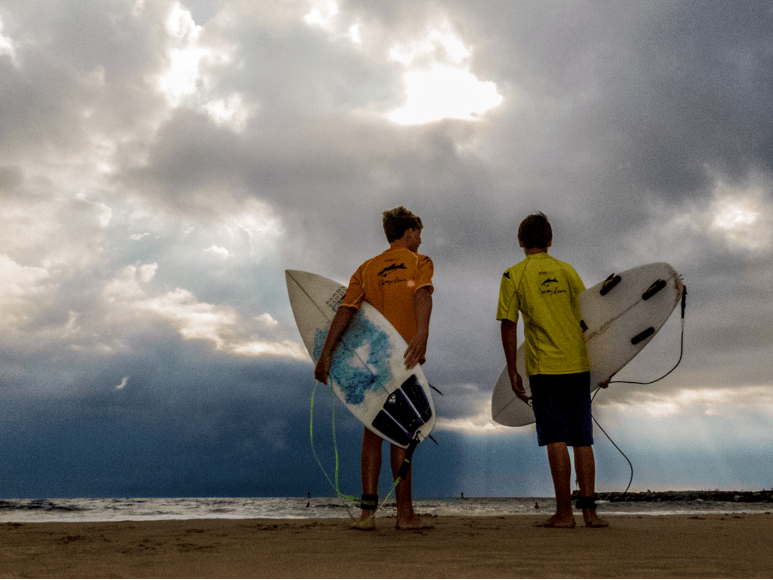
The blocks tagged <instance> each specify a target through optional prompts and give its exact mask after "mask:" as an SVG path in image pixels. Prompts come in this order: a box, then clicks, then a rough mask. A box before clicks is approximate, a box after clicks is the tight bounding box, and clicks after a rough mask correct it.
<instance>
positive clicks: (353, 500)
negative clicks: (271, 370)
mask: <svg viewBox="0 0 773 580" xmlns="http://www.w3.org/2000/svg"><path fill="white" fill-rule="evenodd" d="M318 385H319V381H314V389H313V390H312V391H311V411H310V415H309V440H310V441H311V452H312V453H313V454H314V459H315V460H316V461H317V465H319V468H320V469H321V470H322V473H324V474H325V479H327V481H328V483H329V484H330V487H332V488H333V489H334V490H335V492H336V496H337V497H338V499H340V500H341V502H342V503H343V504H344V508H346V511H347V513H348V514H349V517H351V518H352V519H353V520H354V521H355V522H357V523H358V524H359V525H364V524H367V523H368V522H369V521H370V520H372V519H373V518H374V517H376V512H377V511H378V510H380V509H381V508H383V507H384V504H386V502H387V500H388V499H389V498H390V497H391V496H392V494H393V493H394V492H395V489H397V485H398V484H399V483H400V481H401V478H400V477H399V476H398V477H397V479H395V481H394V484H393V485H392V489H391V490H389V493H388V494H387V496H386V497H385V498H384V501H383V502H381V505H380V506H378V507H377V508H376V510H375V511H374V512H373V515H372V516H370V517H369V518H368V519H367V520H364V521H359V520H358V519H357V518H356V517H354V516H353V515H352V512H351V510H350V509H349V503H347V502H350V503H352V504H354V503H356V502H357V498H356V497H354V496H351V495H344V494H342V493H341V490H340V488H339V486H338V468H339V460H338V442H337V440H336V400H335V392H334V391H333V388H332V387H330V397H331V406H332V408H333V414H332V421H331V423H332V426H333V449H334V450H335V463H336V469H335V475H334V479H335V483H333V481H331V480H330V476H329V475H328V474H327V471H325V468H324V467H322V462H321V461H320V460H319V457H318V456H317V451H316V449H314V396H315V395H316V393H317V386H318Z"/></svg>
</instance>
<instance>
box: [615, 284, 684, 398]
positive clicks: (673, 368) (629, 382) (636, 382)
mask: <svg viewBox="0 0 773 580" xmlns="http://www.w3.org/2000/svg"><path fill="white" fill-rule="evenodd" d="M686 306H687V286H684V287H683V290H682V334H681V338H680V341H679V342H680V345H679V360H677V361H676V364H675V365H674V366H673V367H672V368H671V370H670V371H668V372H667V373H666V374H664V375H663V376H662V377H658V378H657V379H655V380H653V381H648V382H646V383H642V382H638V381H609V384H610V385H611V384H615V383H616V384H626V385H652V384H654V383H657V382H658V381H662V380H663V379H665V378H666V377H667V376H668V375H670V374H671V373H672V372H674V371H675V370H676V367H678V366H679V363H681V362H682V357H683V356H684V311H685V308H686Z"/></svg>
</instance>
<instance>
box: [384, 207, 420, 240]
mask: <svg viewBox="0 0 773 580" xmlns="http://www.w3.org/2000/svg"><path fill="white" fill-rule="evenodd" d="M382 222H383V224H384V233H385V234H386V237H387V241H388V242H389V243H390V244H391V243H392V242H394V241H395V240H399V239H400V238H402V237H403V235H404V234H405V232H407V231H408V230H412V229H418V230H419V231H421V229H422V228H423V227H424V225H423V224H422V223H421V218H420V217H419V216H417V215H414V214H413V213H411V212H410V211H408V210H407V209H405V208H404V207H403V206H402V205H401V206H400V207H396V208H394V209H390V210H387V211H385V212H384V213H383V214H382Z"/></svg>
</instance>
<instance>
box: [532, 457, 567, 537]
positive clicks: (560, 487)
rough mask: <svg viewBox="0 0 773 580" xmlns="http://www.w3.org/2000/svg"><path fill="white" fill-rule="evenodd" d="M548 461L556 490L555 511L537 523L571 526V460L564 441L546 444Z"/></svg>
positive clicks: (556, 526) (546, 526) (548, 526)
mask: <svg viewBox="0 0 773 580" xmlns="http://www.w3.org/2000/svg"><path fill="white" fill-rule="evenodd" d="M547 447H548V462H549V463H550V474H551V475H552V476H553V488H554V489H555V492H556V513H555V514H554V515H553V517H551V518H550V519H549V520H547V521H545V522H542V523H540V524H538V526H539V527H543V528H573V527H574V526H575V521H574V514H573V513H572V481H571V480H572V462H571V459H570V458H569V449H568V448H567V446H566V443H550V444H548V446H547Z"/></svg>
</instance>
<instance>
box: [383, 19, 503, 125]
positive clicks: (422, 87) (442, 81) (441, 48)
mask: <svg viewBox="0 0 773 580" xmlns="http://www.w3.org/2000/svg"><path fill="white" fill-rule="evenodd" d="M389 55H390V57H391V58H392V59H393V60H395V61H397V62H399V63H401V64H402V65H403V66H405V67H406V69H407V70H406V73H405V75H404V77H403V80H404V82H405V90H406V93H405V97H406V99H405V105H403V107H401V108H399V109H396V110H394V111H392V112H391V113H390V114H389V118H390V119H391V120H392V121H394V122H395V123H399V124H401V125H418V124H422V123H431V122H433V121H439V120H441V119H462V120H466V121H473V120H476V119H480V118H481V117H482V115H484V114H485V113H486V112H487V111H489V110H491V109H493V108H494V107H497V106H499V105H500V104H501V103H502V100H503V98H502V96H501V95H500V94H499V93H498V92H497V87H496V84H494V83H493V82H483V81H480V80H479V79H478V78H477V77H476V76H475V75H474V74H473V73H472V72H471V71H470V57H471V52H470V51H469V49H468V48H467V47H466V46H465V45H464V42H462V40H461V39H459V38H458V37H457V36H456V34H455V33H454V30H453V27H452V26H451V24H450V23H449V22H447V21H443V20H440V21H439V22H438V23H437V24H436V25H435V27H433V28H431V29H430V30H428V31H427V32H426V34H425V36H424V37H423V38H417V39H413V40H411V41H409V42H404V43H399V44H396V45H395V46H393V48H392V49H391V51H390V53H389Z"/></svg>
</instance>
